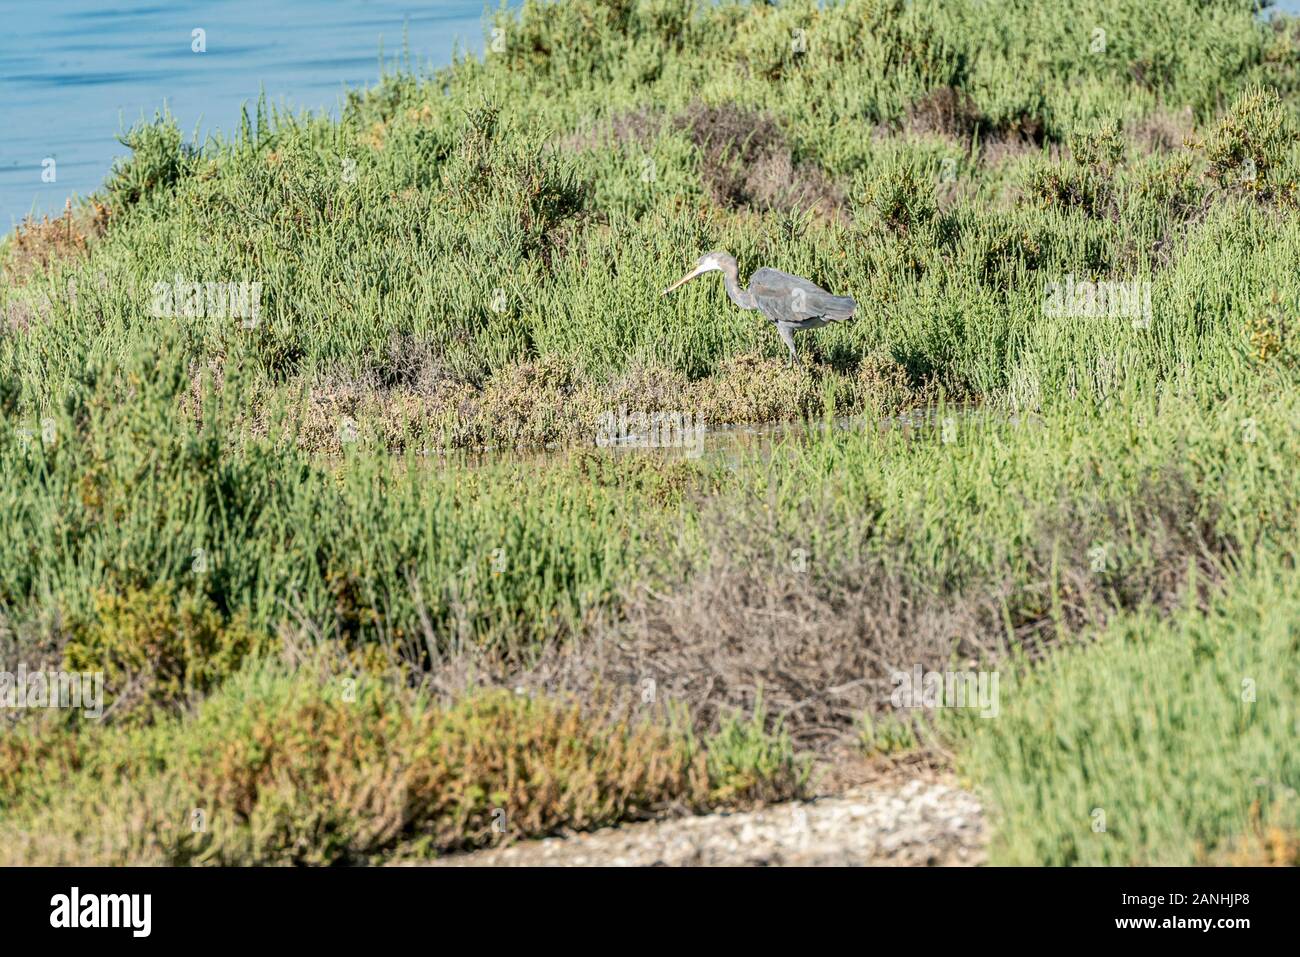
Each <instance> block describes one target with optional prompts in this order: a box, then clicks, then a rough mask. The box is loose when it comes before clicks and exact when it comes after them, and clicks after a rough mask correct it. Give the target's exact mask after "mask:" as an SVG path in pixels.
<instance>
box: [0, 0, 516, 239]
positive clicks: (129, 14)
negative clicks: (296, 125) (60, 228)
mask: <svg viewBox="0 0 1300 957" xmlns="http://www.w3.org/2000/svg"><path fill="white" fill-rule="evenodd" d="M497 2H498V0H432V2H430V0H425V2H419V0H346V2H339V0H272V2H267V0H223V2H203V3H199V2H192V0H128V2H124V3H114V4H109V3H105V2H104V0H53V2H51V0H22V2H19V0H0V18H2V23H3V27H2V31H3V32H0V233H4V232H8V231H9V230H10V229H11V228H13V225H14V223H15V222H17V221H18V220H20V219H22V218H23V217H24V216H25V215H27V214H28V213H31V212H34V213H36V214H37V215H42V214H49V215H51V216H54V215H58V214H59V213H61V212H62V211H63V204H64V200H65V199H66V198H67V197H68V196H70V195H71V194H74V193H75V194H79V195H82V196H84V195H86V194H88V193H90V192H93V191H94V190H95V189H97V188H98V187H99V186H100V185H101V184H102V183H103V181H104V178H105V176H106V175H107V173H108V169H109V166H110V165H111V164H112V161H113V158H114V157H115V156H120V155H125V154H127V153H129V152H130V151H129V150H127V149H126V147H124V146H122V145H121V144H120V143H118V142H117V140H116V136H117V134H118V133H119V132H120V131H121V130H122V129H124V128H125V127H129V126H130V125H131V124H132V123H133V122H135V121H136V120H138V119H140V117H141V116H145V117H149V118H152V116H153V114H154V111H156V110H158V109H161V108H162V106H163V104H164V101H165V102H166V105H167V106H168V107H169V108H170V109H171V111H172V113H173V114H175V115H176V117H177V119H178V120H179V122H180V124H181V128H182V129H183V130H185V131H186V133H187V136H188V134H189V133H190V132H192V131H193V130H194V129H195V128H196V127H198V128H199V129H200V130H201V132H202V133H207V132H212V131H216V130H221V131H223V132H230V131H232V130H234V129H235V128H236V125H237V123H238V120H239V109H240V105H241V104H242V103H245V102H249V103H250V104H251V102H252V101H256V99H257V96H258V93H259V91H260V90H262V89H265V91H266V94H267V97H268V99H269V100H270V101H271V102H274V103H277V104H284V105H287V106H289V107H292V108H293V109H295V110H297V109H300V108H309V109H312V110H321V109H329V110H330V111H331V112H333V113H334V114H335V115H337V113H338V106H339V103H340V102H341V100H342V98H343V96H344V89H345V87H355V86H363V85H369V84H373V83H374V82H375V81H376V80H377V79H378V78H379V72H380V67H379V57H380V49H381V45H382V50H383V56H384V59H385V60H386V61H388V62H389V63H391V62H392V61H393V60H394V59H395V58H396V57H397V56H398V55H400V54H401V52H402V44H403V32H404V31H405V35H406V41H407V46H408V49H409V51H410V55H411V60H412V62H413V63H414V64H415V65H417V66H422V65H443V64H446V63H449V62H451V58H452V55H453V51H454V50H457V49H459V50H461V51H472V52H474V53H476V54H481V53H482V51H483V22H484V21H483V14H484V8H485V6H488V7H492V8H495V7H496V5H497ZM513 5H517V0H513ZM110 7H111V8H112V9H109V8H110ZM195 29H202V30H204V31H205V34H206V36H205V40H206V47H207V50H206V52H204V53H196V52H194V51H193V49H192V45H193V43H194V40H193V36H192V32H193V31H194V30H195ZM47 159H52V160H53V161H54V165H53V167H52V169H53V175H54V177H55V179H54V182H43V181H42V173H43V172H45V171H46V170H47V169H48V168H49V166H48V164H45V162H44V161H45V160H47ZM47 175H48V174H47Z"/></svg>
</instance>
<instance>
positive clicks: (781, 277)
mask: <svg viewBox="0 0 1300 957" xmlns="http://www.w3.org/2000/svg"><path fill="white" fill-rule="evenodd" d="M715 271H717V272H721V273H722V281H723V284H724V285H725V286H726V287H727V296H728V297H729V298H730V299H731V301H732V302H734V303H735V304H736V305H737V306H739V307H740V308H741V309H757V310H758V311H759V312H761V313H762V314H763V315H764V316H766V317H767V319H768V321H769V322H771V323H772V324H773V325H774V326H776V331H777V334H778V335H780V337H781V341H782V342H784V343H785V345H786V348H787V349H789V350H790V362H791V364H793V363H794V361H795V352H794V332H795V330H796V329H820V328H821V327H822V326H824V325H826V324H827V323H828V322H843V321H844V320H845V319H851V318H853V314H854V313H855V312H856V311H857V308H858V304H857V303H856V302H854V301H853V298H852V297H851V296H833V295H831V294H830V293H829V292H827V291H826V290H825V289H823V288H822V287H821V286H818V285H816V284H815V283H811V282H809V281H808V280H807V279H804V278H803V277H802V276H792V275H790V273H788V272H781V270H779V269H768V268H767V267H764V268H762V269H758V270H755V272H754V274H753V275H752V276H750V277H749V288H747V289H746V288H745V287H743V286H741V285H740V277H739V274H738V272H737V269H736V257H735V256H733V255H731V254H730V253H727V252H723V251H722V250H718V251H716V252H711V253H705V254H704V255H703V256H701V257H700V258H699V259H698V260H697V261H696V263H695V268H694V269H692V270H691V271H690V272H688V273H687V274H686V275H685V276H683V277H682V278H681V279H679V280H677V281H676V282H675V283H673V284H672V285H671V286H669V287H668V288H667V289H665V290H664V291H663V294H664V295H665V296H666V295H668V294H669V293H670V292H672V291H673V290H674V289H676V288H677V287H678V286H681V285H683V284H684V283H687V282H689V281H690V280H692V279H694V278H695V277H696V276H702V275H704V274H705V273H706V272H715Z"/></svg>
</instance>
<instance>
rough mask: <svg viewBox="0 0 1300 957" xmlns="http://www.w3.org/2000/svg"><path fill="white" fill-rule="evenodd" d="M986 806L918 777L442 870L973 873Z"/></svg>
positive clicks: (569, 839)
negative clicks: (951, 869) (966, 868)
mask: <svg viewBox="0 0 1300 957" xmlns="http://www.w3.org/2000/svg"><path fill="white" fill-rule="evenodd" d="M984 860H985V824H984V816H983V811H982V808H981V806H980V803H979V801H978V800H977V799H976V798H975V796H974V795H973V794H971V793H969V792H968V791H964V790H962V789H960V788H959V787H957V786H956V785H955V783H954V782H952V781H951V780H947V779H944V778H942V777H938V776H913V777H909V778H907V779H904V780H899V779H893V780H877V781H874V782H871V783H866V784H858V785H855V786H853V787H850V788H848V789H847V790H845V791H843V792H841V793H838V794H828V795H825V796H821V797H817V798H815V799H812V800H808V801H794V802H790V803H788V804H778V805H773V806H771V807H767V808H762V809H759V810H755V811H746V812H741V813H732V814H707V815H701V816H699V817H687V818H676V819H671V820H662V821H647V822H644V823H639V824H631V825H627V826H624V827H616V828H606V829H604V830H600V831H593V832H591V833H586V834H573V835H569V836H565V837H554V838H548V839H546V840H541V841H528V842H524V843H521V844H515V845H513V846H510V847H503V848H494V849H491V850H485V851H477V852H474V853H471V854H459V855H454V856H451V857H447V858H444V859H442V860H441V861H438V862H436V865H435V866H442V867H471V866H492V867H528V866H559V867H565V866H567V867H582V866H593V865H595V866H634V867H635V866H658V865H662V866H809V865H841V866H843V865H911V866H916V865H923V866H944V865H949V866H950V865H976V864H982V863H984Z"/></svg>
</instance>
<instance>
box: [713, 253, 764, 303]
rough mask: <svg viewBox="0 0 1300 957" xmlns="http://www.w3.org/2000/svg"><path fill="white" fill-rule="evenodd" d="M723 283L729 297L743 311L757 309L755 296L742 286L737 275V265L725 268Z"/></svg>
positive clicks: (723, 270)
mask: <svg viewBox="0 0 1300 957" xmlns="http://www.w3.org/2000/svg"><path fill="white" fill-rule="evenodd" d="M722 281H723V283H725V284H726V287H727V297H728V298H729V299H730V300H731V301H732V302H734V303H735V304H736V305H738V306H739V307H740V308H741V309H757V308H758V306H756V305H755V303H754V296H753V293H751V292H750V291H749V290H748V289H746V288H744V287H743V286H741V284H740V277H739V276H738V275H737V272H736V267H735V265H734V264H733V265H731V266H724V267H723V269H722Z"/></svg>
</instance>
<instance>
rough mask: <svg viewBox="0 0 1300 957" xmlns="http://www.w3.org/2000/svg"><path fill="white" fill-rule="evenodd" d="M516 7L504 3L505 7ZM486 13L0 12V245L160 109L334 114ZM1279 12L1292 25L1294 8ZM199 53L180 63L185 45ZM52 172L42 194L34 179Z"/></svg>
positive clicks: (236, 8)
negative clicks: (354, 92)
mask: <svg viewBox="0 0 1300 957" xmlns="http://www.w3.org/2000/svg"><path fill="white" fill-rule="evenodd" d="M517 2H518V0H511V5H512V6H515V5H517ZM497 3H498V0H424V2H420V0H217V2H206V3H201V2H193V0H133V2H121V3H115V2H112V0H0V233H4V232H7V231H8V230H9V229H11V228H12V227H13V225H14V223H15V222H16V221H18V220H20V219H21V218H22V217H23V216H25V215H27V214H28V213H35V214H37V215H40V214H44V213H48V214H50V215H58V214H59V213H60V212H61V211H62V210H63V203H64V200H65V199H66V198H67V197H68V196H69V195H72V194H80V195H83V196H84V195H86V194H87V193H90V192H92V191H93V190H95V189H96V188H98V187H99V186H100V184H101V183H103V181H104V177H105V175H106V174H107V172H108V169H109V166H110V165H111V164H112V161H113V158H114V157H115V156H119V155H123V154H125V153H127V152H128V151H127V150H126V148H125V147H123V146H122V145H121V144H120V143H118V142H117V140H116V136H117V134H118V133H119V132H120V131H121V130H123V129H124V128H125V127H128V126H130V125H131V124H132V123H133V122H135V121H136V120H138V119H140V118H141V117H142V116H144V117H152V115H153V113H154V112H155V111H156V110H158V109H159V108H161V107H162V106H163V104H164V102H165V103H166V105H167V106H168V107H169V108H170V109H171V111H172V113H173V114H175V116H176V117H177V119H178V120H179V121H180V123H181V127H182V129H184V130H186V132H187V133H189V132H192V131H194V130H195V129H198V130H200V131H201V132H202V133H206V132H210V131H215V130H223V131H226V132H229V131H231V130H233V129H235V127H236V124H237V122H238V119H239V108H240V105H241V104H243V103H245V102H249V101H253V100H256V98H257V96H258V93H259V91H260V90H263V89H264V90H265V91H266V93H267V96H268V97H269V98H270V99H271V100H272V101H273V102H276V103H281V104H284V105H287V106H289V107H292V108H294V109H301V108H309V109H313V110H320V109H329V110H332V111H333V112H335V113H337V108H338V105H339V102H340V100H341V98H342V96H343V90H344V88H345V87H347V86H358V85H365V84H371V83H374V82H375V80H377V79H378V77H379V56H380V50H381V45H382V50H383V55H384V58H385V59H386V60H389V61H391V60H392V59H393V58H395V57H396V56H397V55H398V54H400V53H401V51H402V45H403V34H404V32H405V37H406V44H407V48H408V49H409V51H410V55H411V58H412V61H413V62H414V63H415V65H442V64H445V63H448V62H450V60H451V57H452V54H453V51H454V50H455V49H457V48H459V49H461V50H471V51H473V52H475V53H481V52H482V50H483V13H484V8H485V6H490V7H493V8H495V7H496V6H497ZM1278 9H1282V10H1286V11H1289V12H1292V13H1295V12H1300V0H1282V2H1281V3H1280V4H1278ZM200 28H201V29H203V30H204V31H205V32H206V46H207V51H206V52H204V53H196V52H194V51H193V50H192V43H193V41H192V31H194V30H195V29H200ZM47 160H53V161H54V165H53V167H52V171H53V176H54V181H53V182H44V181H43V180H42V174H43V173H44V174H45V175H47V176H48V175H49V173H48V172H47V171H48V170H49V169H50V167H49V164H48V163H46V161H47Z"/></svg>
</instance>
